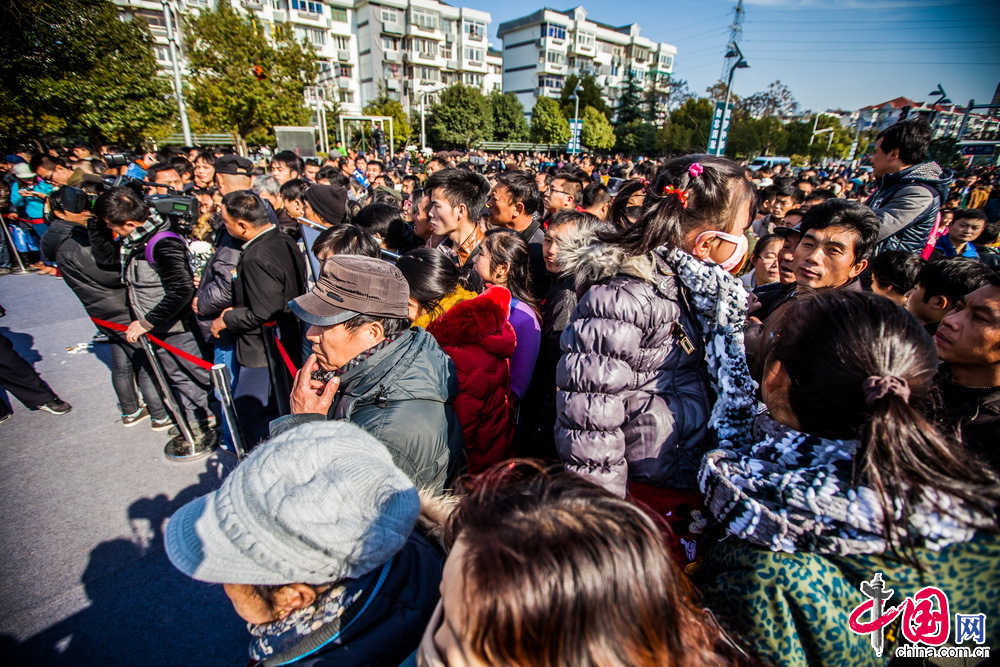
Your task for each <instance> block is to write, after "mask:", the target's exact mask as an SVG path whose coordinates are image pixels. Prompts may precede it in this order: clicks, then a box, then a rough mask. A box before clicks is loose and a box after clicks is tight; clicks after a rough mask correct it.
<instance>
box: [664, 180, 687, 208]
mask: <svg viewBox="0 0 1000 667" xmlns="http://www.w3.org/2000/svg"><path fill="white" fill-rule="evenodd" d="M668 195H675V196H676V197H677V199H679V200H680V202H681V208H687V207H688V193H687V191H685V190H678V189H677V188H675V187H674V186H672V185H668V186H666V187H665V188H663V196H664V197H666V196H668Z"/></svg>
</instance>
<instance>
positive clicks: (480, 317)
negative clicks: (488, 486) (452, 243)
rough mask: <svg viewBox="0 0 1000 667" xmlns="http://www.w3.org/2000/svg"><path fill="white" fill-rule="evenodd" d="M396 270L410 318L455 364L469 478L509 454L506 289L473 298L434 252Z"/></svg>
mask: <svg viewBox="0 0 1000 667" xmlns="http://www.w3.org/2000/svg"><path fill="white" fill-rule="evenodd" d="M396 268H398V269H399V270H400V272H402V274H403V277H404V278H406V282H407V283H408V284H409V286H410V321H411V322H412V324H413V325H415V326H421V327H424V328H425V329H427V331H428V333H430V334H431V335H432V336H434V339H435V340H436V341H437V342H438V344H439V345H440V346H441V348H442V349H443V350H444V351H445V352H446V353H447V354H448V356H449V357H451V359H452V361H453V362H454V363H455V369H456V370H457V371H458V395H457V396H456V397H455V401H454V403H453V407H454V409H455V415H456V416H457V417H458V422H459V424H461V426H462V434H463V435H464V436H465V448H466V454H467V457H468V462H469V473H471V474H477V473H480V472H482V471H484V470H486V469H487V468H489V467H490V466H491V465H493V464H495V463H498V462H500V461H503V460H504V459H506V458H508V457H509V456H511V454H512V451H511V449H512V446H513V438H514V399H513V396H512V395H511V388H510V381H511V377H510V359H511V356H512V355H513V354H514V347H515V335H514V328H513V327H512V326H511V324H510V322H509V321H508V317H509V314H510V307H511V298H510V292H509V291H508V290H507V289H506V288H505V287H500V286H493V287H489V288H488V289H487V290H486V291H485V292H483V293H482V294H476V293H475V292H474V291H472V290H471V289H470V286H469V284H468V283H467V282H466V280H465V278H464V274H463V272H462V270H461V269H459V268H458V267H457V266H455V262H454V261H453V260H452V259H451V258H450V257H448V256H447V255H446V254H444V253H442V252H441V251H440V250H437V249H434V248H417V249H416V250H412V251H410V252H408V253H407V254H405V255H403V256H402V257H400V258H399V260H397V262H396Z"/></svg>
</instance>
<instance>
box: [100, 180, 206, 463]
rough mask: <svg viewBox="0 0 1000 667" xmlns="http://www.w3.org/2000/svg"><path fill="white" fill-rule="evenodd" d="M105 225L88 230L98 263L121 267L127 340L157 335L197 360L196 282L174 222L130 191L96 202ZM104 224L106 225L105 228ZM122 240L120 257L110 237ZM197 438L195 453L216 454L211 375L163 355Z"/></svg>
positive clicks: (115, 189)
mask: <svg viewBox="0 0 1000 667" xmlns="http://www.w3.org/2000/svg"><path fill="white" fill-rule="evenodd" d="M94 213H95V214H96V216H97V218H98V219H99V221H100V222H98V223H91V224H90V225H89V231H90V240H91V244H92V247H93V251H94V257H95V258H97V260H98V262H101V263H104V264H112V265H114V264H118V263H120V265H121V267H122V275H123V276H124V280H125V290H126V296H127V299H128V305H129V310H130V312H131V316H132V321H131V323H130V324H129V325H128V330H127V331H126V332H125V339H126V340H127V341H128V342H130V343H135V342H137V341H138V340H139V337H140V336H143V335H145V334H146V333H153V334H155V335H156V336H157V337H158V338H161V339H163V340H164V341H165V342H167V343H169V344H170V345H172V346H174V347H176V348H179V349H180V350H182V351H184V352H186V353H187V354H189V355H192V356H195V357H198V356H200V350H199V348H198V343H197V341H196V340H195V338H194V335H193V334H192V333H191V330H190V329H189V327H188V319H189V318H190V316H191V299H192V297H193V296H194V280H193V276H192V273H191V267H190V265H189V262H188V250H187V244H186V243H185V241H184V239H183V238H182V237H181V236H180V235H179V234H177V233H176V232H174V231H173V230H172V229H171V220H170V218H169V217H167V218H164V217H162V216H161V215H160V214H159V213H158V212H151V211H150V207H149V205H148V204H147V203H146V201H143V199H142V198H141V197H139V195H137V194H136V193H135V192H134V191H133V190H132V189H131V188H129V187H113V188H111V189H109V190H108V191H107V192H105V193H104V194H102V195H101V196H100V197H98V198H97V203H96V205H95V207H94ZM101 223H103V224H101ZM112 232H114V233H115V234H117V235H118V237H119V241H120V256H119V257H118V258H117V261H116V255H117V254H118V249H117V248H116V247H115V245H114V242H113V241H112V237H111V233H112ZM158 358H159V360H160V362H161V363H162V365H163V367H164V369H165V371H166V374H167V377H168V378H169V380H170V382H171V384H172V385H173V387H174V389H175V390H176V392H177V396H178V399H179V401H178V402H179V403H180V406H181V408H182V409H183V411H184V414H185V416H186V418H187V420H188V422H189V424H190V425H191V431H192V433H193V435H194V437H195V440H196V444H195V452H196V453H197V452H199V451H201V452H204V451H206V450H209V449H213V448H214V447H215V444H216V434H215V431H214V430H212V429H211V428H210V426H209V422H208V418H209V409H208V392H209V390H210V387H211V382H210V380H209V375H208V371H206V370H205V369H203V368H200V367H198V366H196V365H194V364H192V363H190V362H187V361H184V360H182V359H180V358H178V357H177V356H175V355H173V354H160V355H158Z"/></svg>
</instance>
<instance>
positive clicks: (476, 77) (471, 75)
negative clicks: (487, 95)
mask: <svg viewBox="0 0 1000 667" xmlns="http://www.w3.org/2000/svg"><path fill="white" fill-rule="evenodd" d="M462 78H463V82H464V83H465V85H467V86H474V87H476V88H482V87H483V75H482V74H476V73H475V72H465V73H464V75H463V77H462Z"/></svg>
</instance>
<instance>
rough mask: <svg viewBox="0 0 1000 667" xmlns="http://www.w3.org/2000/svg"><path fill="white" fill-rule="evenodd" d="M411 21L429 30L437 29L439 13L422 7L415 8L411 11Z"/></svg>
mask: <svg viewBox="0 0 1000 667" xmlns="http://www.w3.org/2000/svg"><path fill="white" fill-rule="evenodd" d="M410 22H411V23H413V24H414V25H417V26H420V27H421V28H426V29H427V30H436V29H437V27H438V17H437V14H433V13H431V12H428V11H424V10H422V9H414V10H413V11H412V12H411V13H410Z"/></svg>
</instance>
